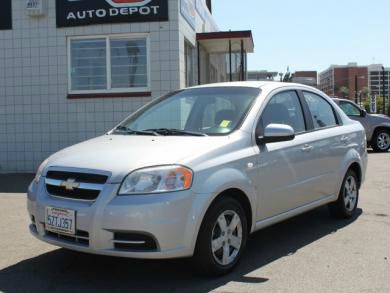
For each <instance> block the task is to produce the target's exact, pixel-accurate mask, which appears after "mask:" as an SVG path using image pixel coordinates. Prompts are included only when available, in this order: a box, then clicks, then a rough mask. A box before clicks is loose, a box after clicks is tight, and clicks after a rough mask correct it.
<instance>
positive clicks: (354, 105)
mask: <svg viewBox="0 0 390 293" xmlns="http://www.w3.org/2000/svg"><path fill="white" fill-rule="evenodd" d="M342 103H344V104H350V105H352V107H354V108H356V109H357V110H358V112H359V114H356V115H349V114H347V113H346V112H344V110H343V109H342V108H341V106H340V109H341V110H343V112H344V113H345V115H347V116H353V117H361V115H362V110H361V109H360V108H359V107H358V105H356V104H354V103H351V102H348V101H342V100H340V101H339V105H341V104H342Z"/></svg>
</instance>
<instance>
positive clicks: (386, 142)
mask: <svg viewBox="0 0 390 293" xmlns="http://www.w3.org/2000/svg"><path fill="white" fill-rule="evenodd" d="M371 146H372V148H373V149H374V151H376V152H387V151H388V150H389V149H390V130H388V129H379V130H376V131H375V133H374V136H373V138H372V142H371Z"/></svg>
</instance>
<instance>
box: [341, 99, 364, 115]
mask: <svg viewBox="0 0 390 293" xmlns="http://www.w3.org/2000/svg"><path fill="white" fill-rule="evenodd" d="M339 106H340V108H341V110H343V111H344V113H345V114H347V115H348V116H360V109H359V108H358V107H357V106H355V105H354V104H352V103H349V102H344V101H340V102H339Z"/></svg>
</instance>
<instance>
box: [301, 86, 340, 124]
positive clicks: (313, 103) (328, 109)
mask: <svg viewBox="0 0 390 293" xmlns="http://www.w3.org/2000/svg"><path fill="white" fill-rule="evenodd" d="M303 96H304V97H305V100H306V102H307V104H308V106H309V110H310V115H311V117H312V119H313V124H314V128H315V129H318V128H325V127H331V126H335V125H337V120H336V117H335V115H334V112H333V108H332V106H331V105H330V104H329V103H328V102H327V101H326V100H325V99H324V98H322V97H320V96H319V95H316V94H313V93H309V92H303Z"/></svg>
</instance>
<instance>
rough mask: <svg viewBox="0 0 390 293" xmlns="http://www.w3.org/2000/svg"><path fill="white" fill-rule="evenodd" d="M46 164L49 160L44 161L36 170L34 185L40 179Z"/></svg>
mask: <svg viewBox="0 0 390 293" xmlns="http://www.w3.org/2000/svg"><path fill="white" fill-rule="evenodd" d="M48 162H49V160H48V159H46V160H44V161H43V162H42V164H41V165H40V166H39V168H38V170H37V173H36V174H35V177H34V181H35V182H36V183H38V182H39V180H40V179H41V176H42V172H43V170H44V169H45V167H46V165H47V163H48Z"/></svg>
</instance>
